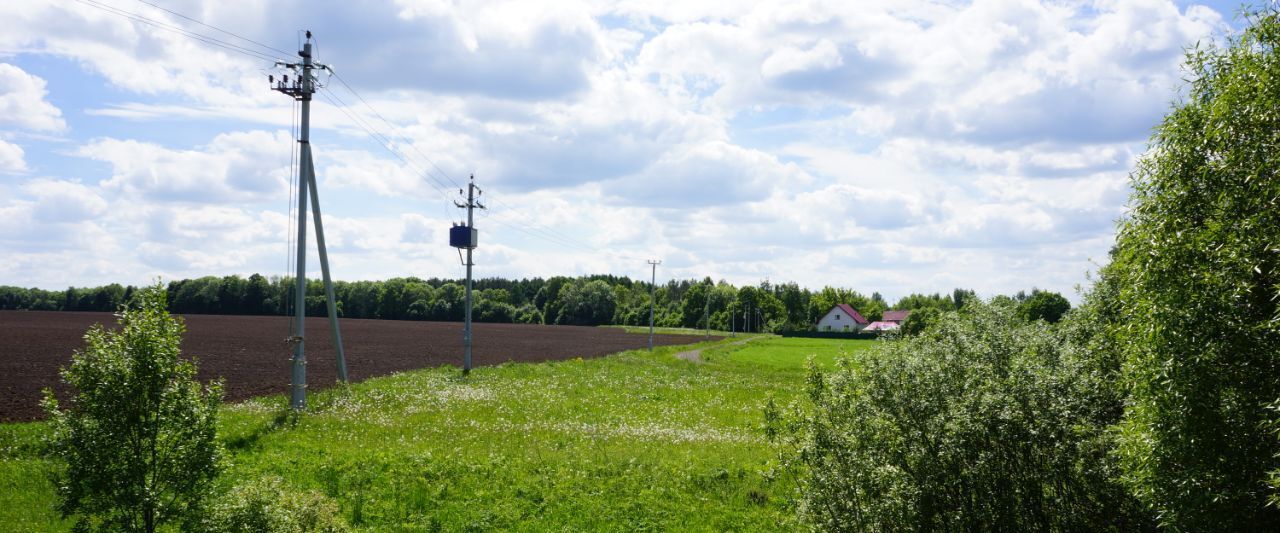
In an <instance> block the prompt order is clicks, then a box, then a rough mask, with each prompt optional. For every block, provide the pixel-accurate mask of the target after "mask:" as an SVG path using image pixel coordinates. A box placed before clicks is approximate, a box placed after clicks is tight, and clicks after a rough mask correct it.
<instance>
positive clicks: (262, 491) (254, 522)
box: [201, 476, 350, 533]
mask: <svg viewBox="0 0 1280 533" xmlns="http://www.w3.org/2000/svg"><path fill="white" fill-rule="evenodd" d="M339 514H340V513H339V509H338V504H337V503H334V501H333V500H330V499H329V498H327V497H325V495H323V494H321V493H319V492H316V491H308V492H295V491H291V490H288V489H287V488H286V487H285V485H284V480H282V479H280V478H279V477H274V476H272V477H266V478H262V479H258V480H255V481H251V482H249V483H246V484H244V485H239V486H236V487H234V488H232V489H231V491H230V492H228V493H227V495H226V496H225V497H224V498H223V499H221V500H219V501H218V502H217V503H216V504H214V505H213V506H211V508H210V512H209V513H208V515H207V516H206V517H205V520H204V521H203V523H202V524H201V530H202V531H206V532H208V533H223V532H225V533H239V532H242V531H254V532H258V533H293V532H298V533H302V532H309V533H310V532H314V533H337V532H343V531H348V530H349V529H350V528H348V527H347V525H346V523H344V522H343V521H342V518H341V517H340V516H339Z"/></svg>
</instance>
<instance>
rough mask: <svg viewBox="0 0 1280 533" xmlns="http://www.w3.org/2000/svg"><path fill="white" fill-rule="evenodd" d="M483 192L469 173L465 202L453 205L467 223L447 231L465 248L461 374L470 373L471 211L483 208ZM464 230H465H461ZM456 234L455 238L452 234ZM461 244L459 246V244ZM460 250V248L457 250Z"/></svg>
mask: <svg viewBox="0 0 1280 533" xmlns="http://www.w3.org/2000/svg"><path fill="white" fill-rule="evenodd" d="M458 194H462V190H458ZM482 194H484V191H482V190H480V188H479V187H476V176H475V174H472V175H471V181H470V182H467V203H465V204H464V203H460V202H454V203H453V205H456V206H458V207H459V208H462V209H466V210H467V225H466V226H454V227H453V228H452V229H451V230H450V232H449V244H450V245H451V246H453V247H456V248H459V249H461V248H466V249H467V263H466V265H467V297H466V298H467V305H466V308H467V312H466V319H465V321H464V322H463V326H462V373H463V375H466V374H470V373H471V267H472V266H474V265H475V263H473V262H472V261H471V252H472V250H475V248H476V244H477V242H476V241H477V238H476V237H477V233H476V229H475V218H474V217H473V214H472V213H473V212H474V211H475V210H476V208H479V209H484V208H485V207H484V204H482V203H480V202H479V201H478V200H476V197H477V196H480V195H482ZM463 230H465V231H463ZM455 234H457V238H456V239H455V237H454V235H455ZM460 245H461V246H460ZM459 251H461V250H459Z"/></svg>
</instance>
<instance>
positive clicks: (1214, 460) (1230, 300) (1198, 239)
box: [1103, 9, 1280, 531]
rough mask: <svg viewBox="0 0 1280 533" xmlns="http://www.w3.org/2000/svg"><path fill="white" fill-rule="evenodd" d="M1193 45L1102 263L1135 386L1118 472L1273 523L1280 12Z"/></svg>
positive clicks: (1158, 496) (1175, 502) (1184, 514)
mask: <svg viewBox="0 0 1280 533" xmlns="http://www.w3.org/2000/svg"><path fill="white" fill-rule="evenodd" d="M1247 18H1248V21H1249V27H1248V28H1246V29H1245V30H1244V32H1243V33H1242V34H1241V35H1239V36H1238V37H1236V38H1233V39H1232V40H1230V41H1229V42H1228V44H1227V46H1226V47H1217V46H1213V45H1209V46H1207V47H1198V48H1196V49H1193V50H1191V51H1189V52H1188V55H1187V62H1186V67H1185V69H1186V70H1187V78H1188V79H1189V80H1190V82H1189V83H1190V86H1189V90H1188V91H1187V93H1186V96H1185V98H1184V100H1183V101H1182V102H1181V103H1179V104H1178V105H1177V106H1176V107H1175V108H1174V109H1173V110H1172V111H1171V112H1170V113H1169V115H1167V116H1166V117H1165V119H1164V121H1163V122H1162V123H1161V124H1160V125H1159V127H1158V128H1157V129H1156V131H1155V133H1154V135H1153V137H1152V140H1151V143H1150V145H1151V149H1150V150H1149V152H1148V154H1147V155H1146V156H1145V157H1144V158H1143V159H1142V160H1141V161H1140V162H1139V164H1138V166H1137V168H1136V169H1135V170H1134V172H1133V174H1132V176H1131V183H1132V187H1133V193H1132V196H1131V198H1130V207H1131V209H1130V211H1129V215H1128V217H1127V219H1125V220H1123V221H1122V222H1121V225H1120V229H1119V232H1118V235H1117V238H1116V246H1115V248H1114V249H1113V254H1112V263H1111V264H1110V265H1109V267H1108V268H1106V269H1105V270H1104V271H1103V276H1104V279H1107V280H1108V281H1109V282H1111V283H1115V284H1116V286H1117V296H1116V298H1117V303H1118V308H1119V316H1120V319H1119V320H1118V322H1117V324H1116V325H1115V327H1114V332H1115V335H1116V336H1117V337H1118V338H1119V339H1120V341H1121V344H1120V349H1121V350H1122V351H1123V355H1124V357H1125V364H1124V377H1125V381H1126V386H1127V387H1128V389H1129V390H1130V391H1132V397H1131V399H1130V407H1129V408H1128V410H1127V412H1126V414H1125V419H1124V421H1123V423H1122V424H1121V426H1120V443H1119V448H1118V451H1119V454H1120V457H1121V458H1122V459H1123V465H1124V471H1125V480H1126V482H1127V483H1128V485H1129V486H1130V487H1131V488H1132V490H1133V491H1134V492H1135V494H1136V495H1137V496H1138V498H1139V499H1141V500H1142V501H1143V502H1145V503H1146V504H1148V505H1149V506H1151V507H1152V508H1153V509H1154V510H1155V511H1156V512H1157V513H1158V515H1159V517H1160V521H1161V523H1162V525H1165V526H1167V527H1169V528H1170V529H1174V530H1184V531H1210V530H1217V531H1280V509H1278V508H1277V507H1275V506H1270V505H1267V499H1268V495H1269V494H1271V493H1272V489H1271V488H1270V487H1269V486H1268V483H1267V479H1266V478H1267V472H1268V471H1271V470H1274V469H1275V468H1276V467H1277V464H1278V461H1277V454H1280V442H1277V439H1276V436H1275V435H1274V433H1273V432H1272V427H1273V421H1274V420H1275V413H1274V412H1272V411H1270V410H1269V409H1267V406H1268V405H1270V404H1272V403H1273V402H1275V401H1276V399H1277V398H1280V379H1277V376H1280V357H1278V355H1280V350H1278V348H1277V347H1280V308H1278V307H1277V304H1278V303H1280V150H1277V146H1280V13H1278V12H1277V11H1275V10H1274V9H1270V10H1267V11H1265V12H1261V13H1253V14H1250V15H1248V16H1247Z"/></svg>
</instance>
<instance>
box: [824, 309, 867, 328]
mask: <svg viewBox="0 0 1280 533" xmlns="http://www.w3.org/2000/svg"><path fill="white" fill-rule="evenodd" d="M870 322H871V321H869V320H867V319H865V318H863V317H862V314H861V313H859V312H858V310H857V309H854V308H853V307H851V306H850V305H849V304H836V305H835V307H832V308H831V310H830V311H827V314H825V315H822V318H821V319H820V320H818V331H849V332H857V331H862V330H863V329H864V328H866V327H867V325H868V324H870Z"/></svg>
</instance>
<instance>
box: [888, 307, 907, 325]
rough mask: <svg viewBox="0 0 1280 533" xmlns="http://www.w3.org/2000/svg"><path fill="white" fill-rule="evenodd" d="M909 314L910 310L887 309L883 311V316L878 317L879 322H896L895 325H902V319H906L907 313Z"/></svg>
mask: <svg viewBox="0 0 1280 533" xmlns="http://www.w3.org/2000/svg"><path fill="white" fill-rule="evenodd" d="M909 314H911V311H896V310H889V311H885V312H884V316H883V317H882V318H880V321H881V322H893V323H894V324H897V325H899V326H901V325H902V321H903V320H906V319H907V315H909Z"/></svg>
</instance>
